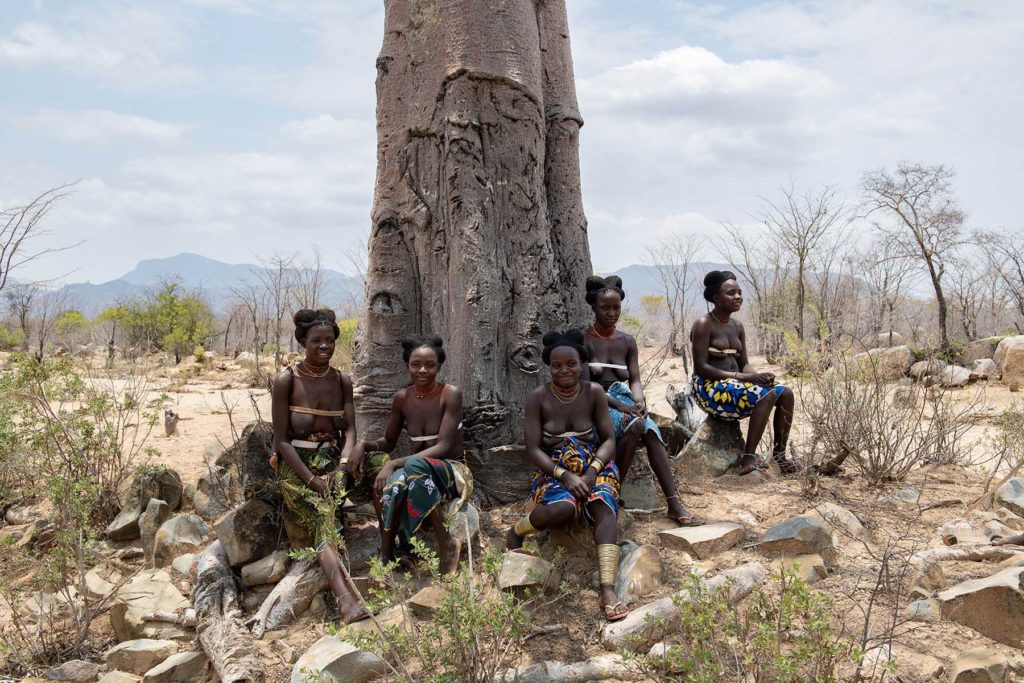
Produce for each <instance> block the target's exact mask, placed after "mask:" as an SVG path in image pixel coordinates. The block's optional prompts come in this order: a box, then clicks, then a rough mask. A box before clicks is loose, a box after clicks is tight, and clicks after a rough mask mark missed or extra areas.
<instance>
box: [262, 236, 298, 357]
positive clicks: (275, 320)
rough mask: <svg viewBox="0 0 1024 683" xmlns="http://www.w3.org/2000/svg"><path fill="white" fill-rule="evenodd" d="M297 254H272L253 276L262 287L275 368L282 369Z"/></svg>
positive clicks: (264, 259) (263, 260) (264, 260)
mask: <svg viewBox="0 0 1024 683" xmlns="http://www.w3.org/2000/svg"><path fill="white" fill-rule="evenodd" d="M296 258H297V256H296V254H272V255H270V256H268V257H267V258H261V259H260V265H262V266H263V267H262V268H259V269H255V270H254V271H253V275H255V277H256V280H257V281H258V282H259V283H260V285H262V287H263V292H264V301H265V302H266V309H265V312H266V315H267V318H268V321H269V326H268V328H267V332H268V334H269V336H270V337H271V339H272V340H273V344H274V367H275V368H279V367H281V364H282V363H281V358H282V355H281V335H282V332H283V329H284V317H285V315H286V314H287V312H288V306H289V303H290V301H291V298H292V296H291V291H290V290H291V285H292V279H293V272H294V271H293V267H292V266H293V264H294V263H295V259H296Z"/></svg>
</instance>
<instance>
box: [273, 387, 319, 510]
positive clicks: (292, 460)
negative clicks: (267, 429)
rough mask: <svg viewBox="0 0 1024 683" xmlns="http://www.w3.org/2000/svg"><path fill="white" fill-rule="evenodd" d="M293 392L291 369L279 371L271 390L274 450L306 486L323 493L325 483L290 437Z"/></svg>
mask: <svg viewBox="0 0 1024 683" xmlns="http://www.w3.org/2000/svg"><path fill="white" fill-rule="evenodd" d="M291 394H292V373H291V371H290V370H284V371H282V372H279V373H278V375H277V377H275V378H274V386H273V389H272V391H271V404H270V413H271V419H272V420H273V427H274V451H275V452H276V453H277V454H278V456H279V457H281V458H282V459H283V460H284V461H285V462H286V463H287V464H288V466H289V467H291V468H292V470H293V471H294V472H295V474H297V475H299V478H300V479H301V480H302V481H303V482H305V484H306V486H308V487H309V488H311V489H313V490H314V491H316V492H317V493H323V491H324V490H326V489H325V485H324V482H323V480H322V479H320V478H319V477H315V476H313V473H312V472H311V471H310V470H309V468H308V467H306V463H304V462H302V458H300V457H299V454H298V453H296V452H295V449H294V448H293V447H292V444H291V441H290V439H289V438H288V428H289V426H290V424H291V413H290V412H289V411H288V405H289V403H290V402H291Z"/></svg>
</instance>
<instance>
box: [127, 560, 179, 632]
mask: <svg viewBox="0 0 1024 683" xmlns="http://www.w3.org/2000/svg"><path fill="white" fill-rule="evenodd" d="M188 607H191V603H190V602H189V601H188V599H187V598H185V596H184V595H182V594H181V592H180V591H178V589H177V587H175V585H174V584H173V583H172V582H171V577H170V575H168V574H167V572H165V571H163V570H150V571H145V572H139V574H138V575H137V576H136V577H135V578H133V579H132V580H131V581H129V582H128V583H126V584H125V585H123V586H121V588H120V589H119V590H118V591H117V594H116V595H114V598H113V599H112V600H111V605H110V625H111V626H112V627H113V629H114V634H115V635H116V636H117V640H118V642H124V641H126V640H135V639H138V638H154V637H157V636H158V635H159V634H160V632H161V631H162V630H163V629H165V628H168V627H170V626H173V624H168V623H165V622H159V621H143V620H142V617H143V615H145V614H149V613H151V612H175V611H177V610H179V609H181V610H183V609H187V608H188ZM164 639H165V640H169V639H168V638H164Z"/></svg>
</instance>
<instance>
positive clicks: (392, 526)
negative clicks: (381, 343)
mask: <svg viewBox="0 0 1024 683" xmlns="http://www.w3.org/2000/svg"><path fill="white" fill-rule="evenodd" d="M402 349H403V353H402V358H403V359H405V363H406V366H407V367H408V370H409V378H410V379H411V380H412V386H410V387H407V388H405V389H402V390H400V391H399V392H398V393H396V394H395V397H394V400H393V401H392V403H391V415H390V416H389V417H388V426H387V431H386V432H385V434H384V438H382V439H377V440H376V441H364V442H363V443H361V444H359V446H357V447H356V449H355V451H354V452H353V453H352V459H351V460H350V461H349V468H350V472H351V473H352V474H353V476H357V475H358V474H359V472H360V471H361V468H362V463H363V454H364V453H379V452H382V451H384V452H390V451H392V450H394V448H395V446H396V445H397V444H398V437H399V436H401V434H402V429H405V430H406V431H407V432H408V434H409V439H410V440H411V441H412V444H413V454H412V455H410V456H409V457H405V458H397V459H395V460H389V461H388V462H387V464H385V465H384V466H383V467H382V468H381V469H380V472H379V473H378V474H377V478H376V480H375V481H374V483H373V489H374V494H375V496H376V499H377V501H378V512H379V515H380V534H381V547H380V555H381V559H382V560H383V561H384V562H391V561H392V560H394V559H395V539H396V538H397V537H398V534H399V533H401V534H402V536H403V538H405V539H408V538H410V537H412V535H413V534H415V533H416V532H417V531H419V529H420V527H421V526H422V525H423V522H424V521H425V520H427V519H429V520H430V523H431V526H432V527H433V528H434V533H435V534H436V535H437V547H438V552H439V554H440V556H441V557H440V560H441V567H440V569H441V571H442V572H453V571H455V570H456V569H457V568H458V566H459V550H460V546H459V543H458V541H456V540H455V539H454V538H452V536H451V534H450V533H449V531H448V529H447V526H446V524H447V520H446V519H445V506H443V505H442V503H445V502H448V501H453V500H454V501H457V502H456V505H455V507H456V509H461V508H462V507H463V506H464V505H465V503H466V501H467V500H468V499H469V496H470V494H471V493H472V492H473V478H472V476H471V475H470V473H469V468H467V467H466V466H465V465H464V464H463V463H461V462H456V460H457V459H458V458H461V457H462V390H461V389H459V388H458V387H456V386H454V385H451V384H444V383H442V382H438V381H437V373H438V372H439V371H440V369H441V366H442V365H443V364H444V359H445V353H444V346H443V343H442V342H441V339H439V338H438V337H432V338H428V339H406V340H403V341H402Z"/></svg>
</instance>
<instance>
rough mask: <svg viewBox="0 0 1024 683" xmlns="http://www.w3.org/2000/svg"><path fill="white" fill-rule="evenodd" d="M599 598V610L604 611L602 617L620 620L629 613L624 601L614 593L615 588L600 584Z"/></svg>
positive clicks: (609, 619)
mask: <svg viewBox="0 0 1024 683" xmlns="http://www.w3.org/2000/svg"><path fill="white" fill-rule="evenodd" d="M599 592H600V594H601V598H600V600H599V601H598V604H599V605H600V606H601V610H602V611H603V612H604V617H605V619H607V620H608V621H620V620H622V619H625V618H626V615H628V614H629V608H628V607H626V603H624V602H622V600H620V599H619V596H618V595H616V594H615V589H614V588H613V587H612V586H608V585H602V586H601V588H600V589H599Z"/></svg>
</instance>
